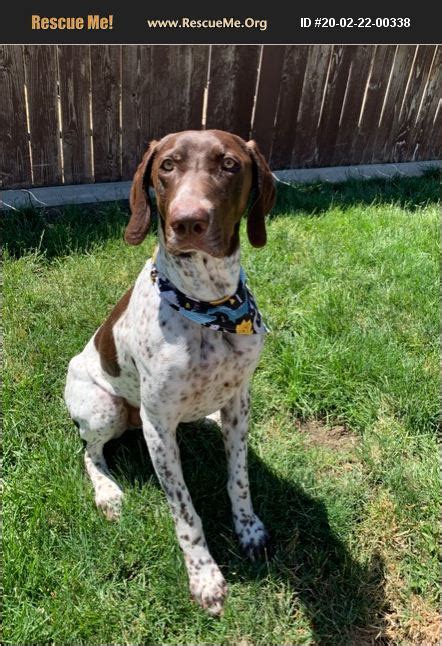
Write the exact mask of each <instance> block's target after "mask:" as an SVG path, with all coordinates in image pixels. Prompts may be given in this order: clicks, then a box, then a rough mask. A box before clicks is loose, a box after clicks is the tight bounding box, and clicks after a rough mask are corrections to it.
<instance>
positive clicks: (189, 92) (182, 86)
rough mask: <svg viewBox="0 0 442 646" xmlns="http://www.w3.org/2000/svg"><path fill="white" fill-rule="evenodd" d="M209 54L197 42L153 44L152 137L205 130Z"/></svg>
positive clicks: (206, 48)
mask: <svg viewBox="0 0 442 646" xmlns="http://www.w3.org/2000/svg"><path fill="white" fill-rule="evenodd" d="M208 56H209V49H208V47H199V46H196V45H195V46H189V45H160V46H154V47H152V68H151V75H150V78H151V87H152V88H153V89H154V91H152V92H151V93H150V108H149V117H150V125H149V133H148V134H149V138H152V137H153V138H155V139H159V138H161V137H164V135H167V134H169V133H170V132H180V131H181V130H195V129H196V130H200V129H201V125H202V113H203V97H204V88H205V85H206V81H207V65H208Z"/></svg>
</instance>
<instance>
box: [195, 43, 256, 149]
mask: <svg viewBox="0 0 442 646" xmlns="http://www.w3.org/2000/svg"><path fill="white" fill-rule="evenodd" d="M259 52H260V47H259V45H213V46H212V57H211V65H210V82H209V96H208V103H207V121H206V127H207V128H217V129H220V130H228V131H229V132H233V133H234V134H236V135H239V136H240V137H243V138H244V139H248V138H249V136H250V130H251V116H252V109H253V100H254V96H255V88H256V79H257V74H258V62H259Z"/></svg>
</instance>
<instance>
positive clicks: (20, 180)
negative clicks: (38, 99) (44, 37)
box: [0, 45, 32, 188]
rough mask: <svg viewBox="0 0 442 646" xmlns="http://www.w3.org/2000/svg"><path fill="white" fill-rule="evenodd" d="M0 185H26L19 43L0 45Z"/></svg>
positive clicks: (27, 160) (28, 164)
mask: <svg viewBox="0 0 442 646" xmlns="http://www.w3.org/2000/svg"><path fill="white" fill-rule="evenodd" d="M0 87H1V90H0V187H1V188H3V187H4V186H7V187H8V188H12V187H16V188H18V187H20V186H29V185H30V184H31V182H32V179H31V160H30V156H29V141H28V134H27V132H28V127H27V123H26V107H25V90H24V88H25V70H24V62H23V47H22V46H21V45H12V46H9V47H8V46H7V45H0Z"/></svg>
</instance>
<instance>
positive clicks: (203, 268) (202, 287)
mask: <svg viewBox="0 0 442 646" xmlns="http://www.w3.org/2000/svg"><path fill="white" fill-rule="evenodd" d="M158 233H159V246H158V252H157V254H156V258H155V264H156V267H157V269H158V271H159V272H160V273H162V274H164V275H165V276H166V277H167V278H168V279H169V280H170V282H171V283H173V284H174V285H175V287H176V288H177V289H179V290H180V291H181V292H183V293H184V294H186V296H189V297H190V298H193V299H195V300H199V301H216V300H219V299H222V298H225V297H227V296H231V295H232V294H234V293H235V292H236V290H237V287H238V282H239V274H240V268H241V267H240V250H239V246H238V248H237V249H236V250H235V251H234V252H233V253H232V255H231V256H226V257H224V258H214V257H213V256H210V255H209V254H207V253H204V252H203V251H195V252H192V253H190V254H189V255H187V254H186V255H182V256H176V255H174V254H171V253H169V252H168V251H167V249H166V246H165V244H164V235H163V232H162V231H161V227H159V232H158Z"/></svg>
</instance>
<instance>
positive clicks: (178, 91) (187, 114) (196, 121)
mask: <svg viewBox="0 0 442 646" xmlns="http://www.w3.org/2000/svg"><path fill="white" fill-rule="evenodd" d="M122 60H123V70H122V98H123V103H122V109H123V115H122V117H123V177H124V178H127V179H130V178H131V177H132V175H133V173H134V170H135V168H136V165H137V163H138V162H139V161H140V159H141V157H142V154H143V152H144V150H145V148H146V146H147V143H148V142H149V141H150V140H151V139H159V138H161V137H163V136H164V135H165V134H167V133H169V132H177V131H180V130H185V129H200V128H201V123H202V108H203V96H204V87H205V84H206V80H207V62H208V47H198V46H188V45H171V46H165V45H159V46H148V47H145V46H144V47H143V46H140V47H137V48H134V47H127V46H123V54H122Z"/></svg>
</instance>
